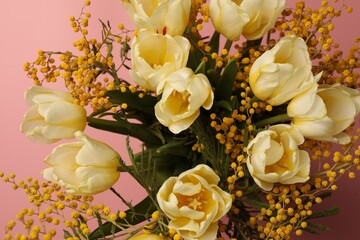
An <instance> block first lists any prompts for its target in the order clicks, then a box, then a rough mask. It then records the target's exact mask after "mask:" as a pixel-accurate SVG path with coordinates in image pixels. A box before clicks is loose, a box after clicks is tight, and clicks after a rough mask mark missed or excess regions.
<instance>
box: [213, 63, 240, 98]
mask: <svg viewBox="0 0 360 240" xmlns="http://www.w3.org/2000/svg"><path fill="white" fill-rule="evenodd" d="M237 70H238V69H237V64H236V61H235V59H231V60H230V61H229V62H228V64H227V65H226V67H225V69H224V72H223V74H222V75H221V77H220V80H219V83H218V85H217V86H216V89H215V98H216V99H217V100H230V98H231V96H232V90H233V87H234V82H235V79H236V74H237Z"/></svg>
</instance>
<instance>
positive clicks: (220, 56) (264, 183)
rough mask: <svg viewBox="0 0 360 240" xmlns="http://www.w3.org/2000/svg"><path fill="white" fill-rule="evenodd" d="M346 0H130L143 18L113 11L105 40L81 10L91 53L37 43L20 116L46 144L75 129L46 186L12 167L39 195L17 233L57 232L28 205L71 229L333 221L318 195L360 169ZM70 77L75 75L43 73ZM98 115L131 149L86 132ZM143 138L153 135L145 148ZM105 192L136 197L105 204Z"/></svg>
mask: <svg viewBox="0 0 360 240" xmlns="http://www.w3.org/2000/svg"><path fill="white" fill-rule="evenodd" d="M336 2H337V1H333V2H332V3H330V2H329V1H328V0H322V1H321V6H320V7H319V9H311V8H307V7H306V5H305V2H303V1H299V2H298V3H297V4H296V6H295V7H294V8H289V7H288V8H287V4H288V3H287V2H286V0H243V1H231V0H209V1H202V0H161V1H160V0H154V1H146V0H123V1H122V5H123V7H124V8H125V10H126V12H127V13H128V16H129V17H130V18H131V20H132V22H133V24H134V26H135V28H136V29H134V30H129V29H126V28H125V26H124V25H123V24H119V25H118V31H119V30H120V33H114V30H113V29H112V28H111V26H110V24H105V23H104V22H101V24H102V27H103V32H102V38H101V40H96V39H89V38H88V37H87V35H88V30H87V26H88V24H89V19H90V17H91V14H90V13H85V12H83V11H84V9H86V8H83V10H82V12H81V14H80V16H79V17H78V18H75V17H71V18H70V21H71V26H72V27H73V29H74V31H75V32H80V33H81V39H79V40H78V41H76V42H75V43H74V46H75V47H76V48H77V50H78V52H80V55H75V54H73V53H72V52H70V51H67V52H56V51H39V56H38V59H37V60H36V61H34V62H33V63H26V64H25V67H24V68H25V70H26V71H27V73H28V76H29V77H31V78H32V79H33V80H34V83H35V86H33V87H30V88H29V90H27V91H26V94H25V99H26V101H27V103H28V104H29V106H30V109H29V110H28V112H27V113H26V114H25V116H24V119H23V122H22V125H21V131H22V132H23V133H24V134H25V135H26V136H27V137H28V138H29V139H30V140H33V141H35V142H38V143H54V142H58V141H61V140H62V139H72V138H76V139H77V141H74V142H67V143H63V144H60V145H59V146H58V147H56V148H55V149H54V150H53V151H52V152H51V153H50V154H49V155H48V156H47V157H46V158H45V163H47V164H48V165H49V167H48V168H46V169H44V170H43V171H42V175H43V177H44V178H45V179H46V180H48V181H49V182H46V183H44V184H43V185H42V186H43V187H42V188H41V187H40V185H39V184H38V182H37V181H36V182H33V181H32V179H31V181H28V182H29V183H30V185H29V184H25V182H24V181H18V182H17V181H15V175H11V176H9V177H8V176H5V175H4V174H2V173H1V175H2V177H3V179H4V180H5V181H6V182H10V183H12V184H13V186H14V188H15V189H17V188H23V189H25V192H26V194H28V195H29V196H30V198H31V202H32V203H33V204H34V205H35V210H33V209H27V210H23V211H22V212H21V214H20V215H19V217H18V219H19V221H21V222H23V223H25V228H26V229H28V236H26V235H25V234H23V235H21V234H17V235H15V237H14V238H15V239H39V238H40V235H44V238H45V239H52V238H53V237H55V236H56V235H57V234H58V233H56V231H55V230H50V231H49V230H47V229H46V226H45V225H46V224H41V226H42V227H39V226H37V225H36V224H35V222H34V221H33V220H26V218H25V217H24V216H25V215H26V214H27V215H29V216H32V215H37V216H38V217H39V219H40V222H41V223H45V222H47V223H53V224H55V225H58V224H61V223H62V224H63V225H64V238H65V239H67V240H73V239H116V238H120V237H123V238H124V239H132V240H158V239H174V240H180V239H184V240H192V239H199V240H212V239H214V240H215V239H232V240H233V239H290V238H291V237H292V236H294V233H295V235H298V236H300V235H301V234H302V231H303V230H306V231H309V232H316V231H317V230H324V227H323V226H319V225H316V224H314V223H312V222H311V221H312V219H313V218H316V217H326V216H330V215H334V214H335V213H337V209H325V210H318V211H315V210H313V209H312V207H313V206H314V205H316V204H321V203H322V201H323V199H325V198H327V197H329V196H330V192H331V191H334V190H336V189H337V187H338V186H337V185H336V181H337V180H338V179H339V178H340V177H341V176H343V175H346V174H347V175H348V177H349V178H350V179H353V178H354V177H355V175H356V174H355V170H356V169H357V170H360V159H359V156H360V147H359V134H360V129H358V130H355V129H354V128H353V127H354V125H356V120H357V119H359V113H360V91H359V87H360V82H359V79H360V73H359V68H360V62H359V60H358V59H359V57H360V48H359V47H358V46H356V45H355V46H354V47H353V48H351V49H350V53H349V55H348V56H343V53H342V52H341V51H340V50H338V48H339V45H338V44H337V43H336V42H334V41H335V40H334V39H333V38H332V36H331V31H332V30H333V29H334V24H333V22H332V20H333V19H334V18H336V17H340V16H341V10H342V9H345V10H346V12H348V13H350V12H351V10H352V9H351V7H349V6H346V5H345V4H344V3H343V4H342V5H341V4H339V3H336ZM90 4H91V3H90V1H88V0H87V1H85V6H89V5H90ZM205 26H206V27H209V28H211V33H210V36H208V35H209V33H204V31H203V28H204V27H205ZM223 42H224V43H223ZM356 42H359V40H356ZM222 44H224V47H221V45H222ZM115 46H117V47H118V46H120V53H118V52H114V51H115V50H114V49H116V48H114V47H115ZM57 55H59V59H58V61H59V62H60V63H59V64H58V63H57V60H55V58H54V56H57ZM118 55H119V56H120V57H119V58H116V56H118ZM121 67H126V68H128V72H129V76H130V78H131V79H130V80H125V79H122V78H121V77H120V76H119V70H120V68H121ZM59 79H62V80H63V81H64V86H65V87H66V89H67V90H65V91H61V90H52V89H51V88H48V87H45V86H44V85H45V83H47V82H56V81H58V80H59ZM87 105H90V107H91V108H87V107H86V106H87ZM88 127H93V128H96V129H99V130H103V131H107V132H109V134H121V135H124V136H126V137H127V150H128V157H129V159H130V163H127V162H126V161H123V158H122V157H123V155H124V153H117V152H116V151H115V150H114V149H113V148H112V147H110V146H109V145H107V144H106V143H103V142H100V141H97V140H96V139H93V138H91V137H89V136H87V135H86V134H85V133H84V132H86V129H87V128H88ZM129 137H134V138H136V139H138V140H140V141H141V142H142V143H143V144H142V150H141V151H140V152H139V153H134V152H133V150H132V149H131V146H130V142H129ZM336 145H341V146H342V151H335V150H333V149H332V147H333V146H336ZM316 166H320V167H319V168H316ZM121 172H126V173H129V174H130V175H131V176H132V177H133V178H134V179H135V180H136V181H137V182H138V183H139V186H141V187H143V188H144V189H145V190H146V192H147V194H148V196H147V197H146V198H145V199H143V200H142V201H141V202H140V203H138V204H136V205H132V203H131V202H132V200H131V199H127V198H126V196H123V195H122V194H121V193H118V192H117V191H116V190H115V189H114V188H113V187H112V186H113V185H114V183H116V182H117V181H120V182H121V181H122V180H121V176H120V173H121ZM61 189H62V190H63V191H61ZM103 191H112V192H113V193H115V194H116V196H117V197H118V198H119V200H120V201H121V202H122V203H124V204H125V205H126V206H127V207H128V209H116V210H115V211H114V210H113V211H112V210H111V209H110V208H109V207H106V205H105V204H95V203H93V197H92V195H95V194H97V193H100V192H103ZM54 193H55V195H56V197H55V196H54ZM81 196H83V199H84V200H83V202H82V200H81V199H82V198H81ZM46 205H47V206H48V207H47V208H46V210H45V212H44V210H42V208H43V207H44V206H46ZM66 208H71V209H73V212H72V213H71V214H70V217H67V216H66V214H64V213H63V212H62V211H63V210H64V209H66ZM51 215H56V216H57V217H55V218H54V217H51ZM58 216H61V218H59V217H58ZM55 219H56V220H55ZM91 221H95V222H96V223H97V225H96V227H95V229H93V230H90V227H89V226H91V224H90V223H91ZM14 225H15V222H13V221H10V222H9V224H8V226H7V228H6V232H7V235H6V239H13V235H12V234H11V231H12V230H13V229H14Z"/></svg>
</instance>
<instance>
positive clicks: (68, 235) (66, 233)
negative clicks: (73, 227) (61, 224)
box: [63, 229, 72, 239]
mask: <svg viewBox="0 0 360 240" xmlns="http://www.w3.org/2000/svg"><path fill="white" fill-rule="evenodd" d="M63 231H64V239H67V238H70V237H72V235H71V233H70V232H69V231H67V230H65V229H63Z"/></svg>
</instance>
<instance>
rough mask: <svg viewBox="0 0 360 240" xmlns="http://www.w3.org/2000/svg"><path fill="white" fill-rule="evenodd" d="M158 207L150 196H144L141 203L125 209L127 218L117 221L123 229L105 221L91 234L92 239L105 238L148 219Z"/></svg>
mask: <svg viewBox="0 0 360 240" xmlns="http://www.w3.org/2000/svg"><path fill="white" fill-rule="evenodd" d="M155 210H156V208H155V206H154V204H153V202H152V201H151V200H150V198H149V197H146V198H144V200H142V201H141V202H140V203H138V204H137V205H135V206H134V207H133V208H131V209H128V210H127V211H125V213H126V218H125V219H118V220H116V223H117V224H118V225H122V229H121V228H119V227H117V226H115V229H114V224H113V223H111V222H105V223H103V224H102V225H100V227H99V228H97V229H95V230H94V231H93V232H92V233H91V234H90V235H89V239H90V240H96V239H99V238H104V237H105V236H109V235H112V234H114V233H117V232H120V231H121V230H123V229H126V228H128V225H133V226H134V225H137V224H139V223H141V222H143V221H145V220H147V219H148V217H149V216H150V214H151V213H152V212H153V211H155Z"/></svg>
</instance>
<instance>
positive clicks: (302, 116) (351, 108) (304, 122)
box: [287, 84, 360, 144]
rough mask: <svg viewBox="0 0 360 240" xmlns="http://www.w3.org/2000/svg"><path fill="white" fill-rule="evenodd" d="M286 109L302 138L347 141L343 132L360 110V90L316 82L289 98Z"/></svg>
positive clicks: (344, 142) (348, 139)
mask: <svg viewBox="0 0 360 240" xmlns="http://www.w3.org/2000/svg"><path fill="white" fill-rule="evenodd" d="M287 111H288V115H289V116H290V117H291V118H292V125H293V126H296V127H297V128H299V129H300V131H301V132H302V134H303V135H304V136H305V137H307V138H310V139H315V140H323V141H332V142H337V143H339V144H348V143H349V142H350V140H351V139H350V137H349V136H348V135H347V134H346V133H344V132H343V131H344V130H345V129H346V128H348V127H349V126H350V125H351V124H352V123H353V122H354V120H355V118H356V116H357V115H358V114H359V112H360V92H359V91H358V90H356V89H351V88H348V87H345V86H341V85H339V84H334V85H331V86H330V85H320V86H319V87H318V86H317V85H316V86H314V87H313V88H311V89H310V90H309V91H307V92H305V93H303V94H301V95H299V96H297V97H295V98H294V99H293V100H291V101H290V104H289V105H288V108H287ZM314 129H316V131H314Z"/></svg>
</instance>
